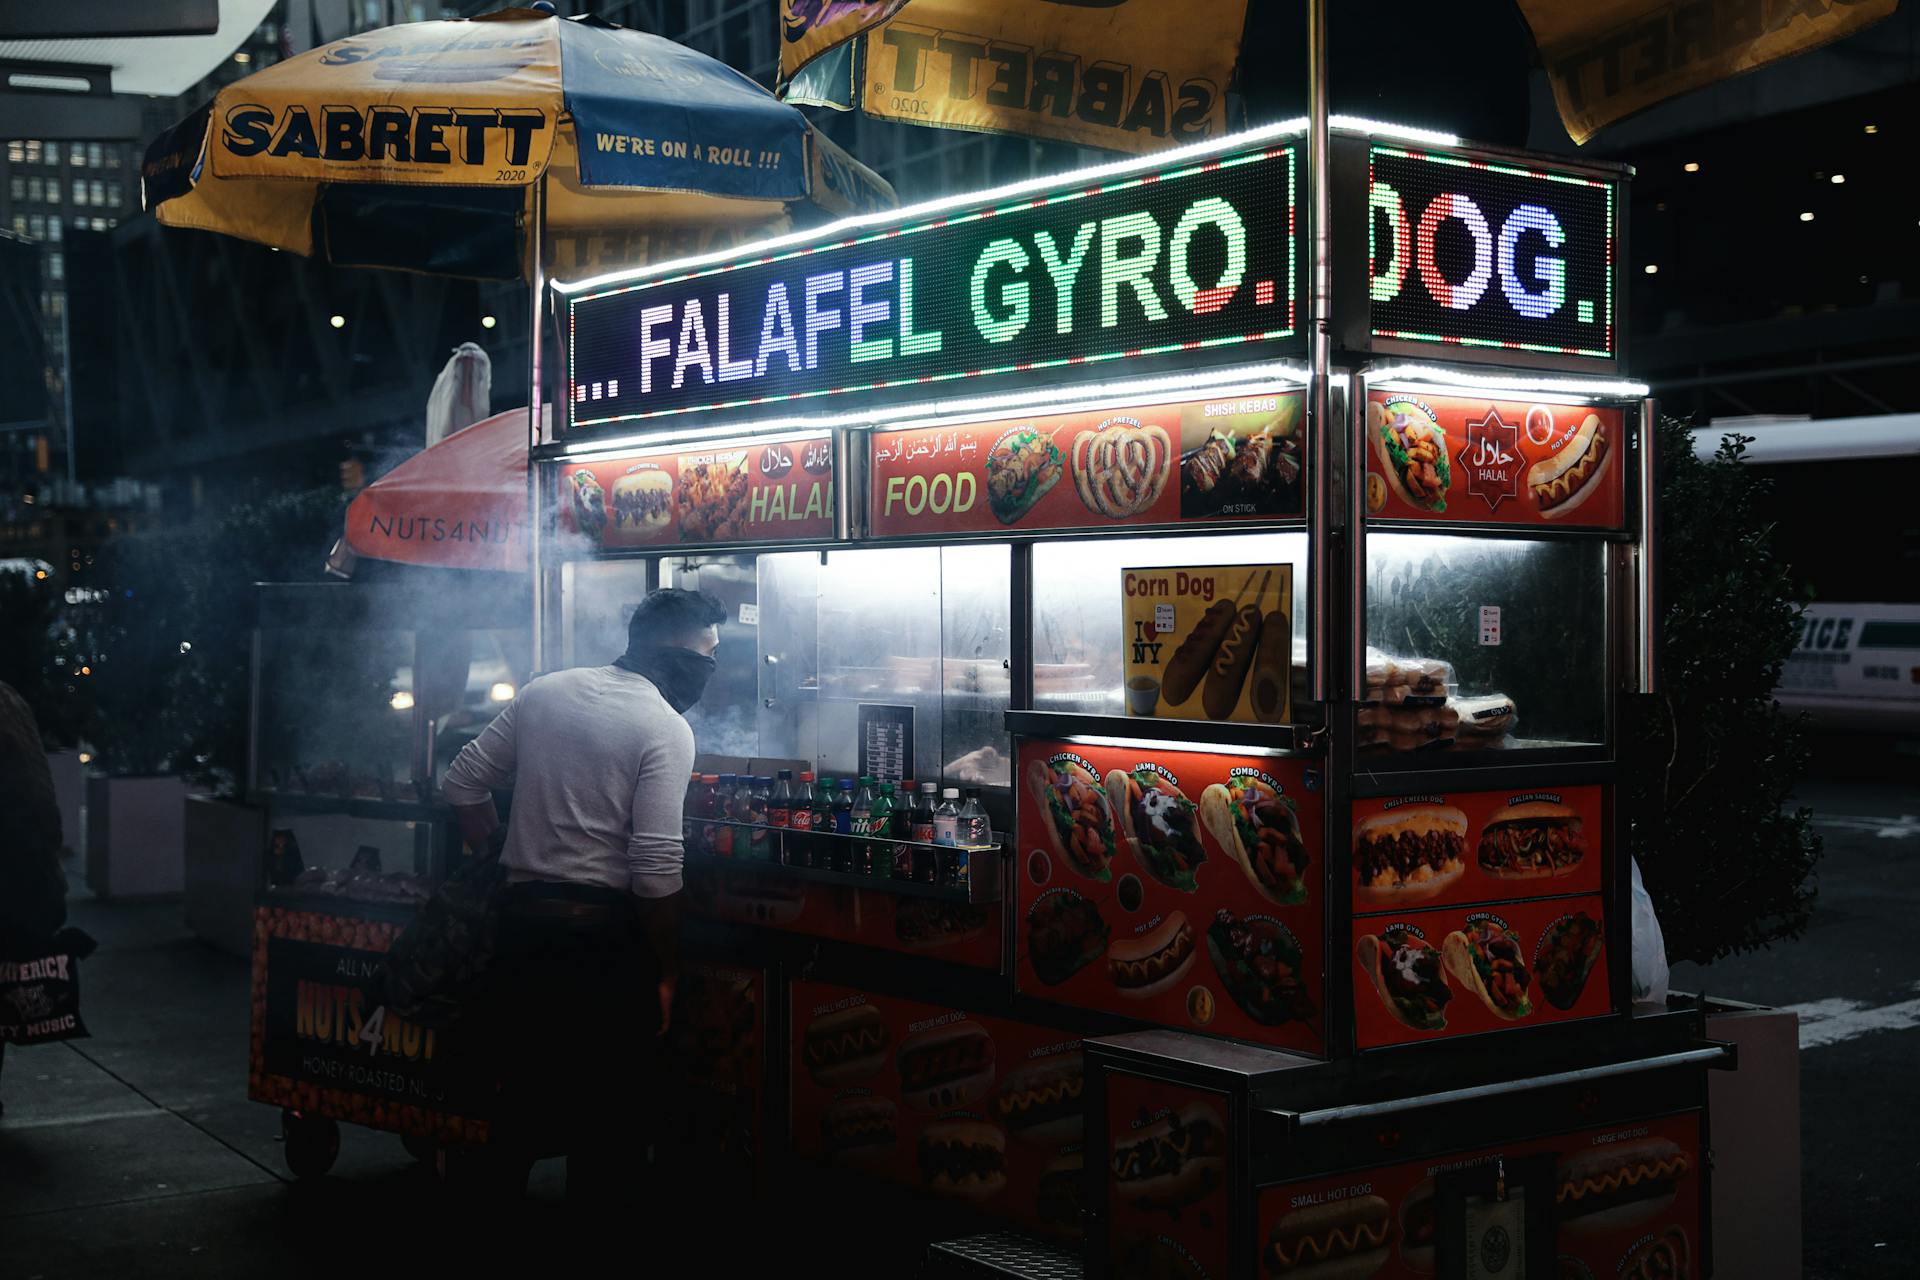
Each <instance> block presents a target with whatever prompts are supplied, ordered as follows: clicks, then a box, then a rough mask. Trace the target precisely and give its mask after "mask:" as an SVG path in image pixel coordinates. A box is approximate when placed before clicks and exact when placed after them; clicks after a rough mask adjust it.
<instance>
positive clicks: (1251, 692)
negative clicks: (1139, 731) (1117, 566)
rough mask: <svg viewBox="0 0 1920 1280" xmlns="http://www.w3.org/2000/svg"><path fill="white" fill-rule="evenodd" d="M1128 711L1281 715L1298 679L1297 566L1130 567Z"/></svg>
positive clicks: (1279, 719) (1126, 574)
mask: <svg viewBox="0 0 1920 1280" xmlns="http://www.w3.org/2000/svg"><path fill="white" fill-rule="evenodd" d="M1120 599H1121V610H1122V621H1121V630H1122V635H1123V637H1124V641H1125V644H1126V653H1125V659H1124V663H1123V665H1124V666H1125V669H1126V696H1127V714H1128V715H1134V716H1164V717H1167V718H1169V719H1176V720H1243V721H1252V722H1255V723H1259V724H1281V723H1284V722H1285V721H1286V719H1287V715H1288V712H1289V710H1290V705H1291V696H1290V695H1291V690H1292V685H1293V566H1292V565H1287V564H1256V565H1246V564H1239V565H1218V564H1214V565H1198V566H1194V567H1190V568H1184V569H1123V570H1121V572H1120Z"/></svg>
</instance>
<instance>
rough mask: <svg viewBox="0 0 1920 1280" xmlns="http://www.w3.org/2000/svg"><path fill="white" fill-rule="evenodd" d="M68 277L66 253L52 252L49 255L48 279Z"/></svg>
mask: <svg viewBox="0 0 1920 1280" xmlns="http://www.w3.org/2000/svg"><path fill="white" fill-rule="evenodd" d="M66 278H67V261H66V255H65V254H61V253H50V254H48V255H47V279H49V280H65V279H66Z"/></svg>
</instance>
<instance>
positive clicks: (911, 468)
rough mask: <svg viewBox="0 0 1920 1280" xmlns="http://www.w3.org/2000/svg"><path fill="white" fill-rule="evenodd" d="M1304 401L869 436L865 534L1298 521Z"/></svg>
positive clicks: (1229, 401)
mask: <svg viewBox="0 0 1920 1280" xmlns="http://www.w3.org/2000/svg"><path fill="white" fill-rule="evenodd" d="M1304 399H1305V393H1304V392H1301V391H1299V390H1297V389H1296V390H1280V391H1276V390H1274V389H1272V388H1268V389H1265V390H1259V391H1249V392H1246V393H1244V394H1234V395H1228V396H1222V397H1219V398H1216V399H1211V400H1191V401H1180V402H1175V403H1171V404H1159V405H1144V406H1133V407H1129V408H1122V409H1113V410H1102V411H1097V412H1083V413H1056V414H1046V415H1041V416H1038V417H1028V418H1018V419H1007V420H998V421H993V422H977V423H967V424H963V425H958V426H942V427H929V428H916V429H912V430H904V431H876V432H874V433H873V436H872V443H871V453H870V455H869V458H870V465H869V467H868V468H867V474H868V504H867V509H868V522H869V525H870V527H871V529H872V532H873V533H874V535H875V536H877V537H896V536H902V535H908V534H932V533H939V534H954V533H997V532H1000V531H1002V530H1005V529H1009V528H1019V529H1088V528H1093V529H1098V528H1111V527H1113V526H1116V525H1156V524H1176V523H1181V522H1202V521H1222V520H1261V519H1276V518H1284V517H1290V516H1298V515H1299V514H1300V512H1301V510H1302V506H1301V497H1300V495H1301V484H1300V475H1301V465H1302V463H1301V457H1302V454H1301V444H1302V440H1303V436H1304V432H1303V430H1302V427H1301V423H1302V416H1303V415H1302V413H1301V406H1302V404H1303V403H1304Z"/></svg>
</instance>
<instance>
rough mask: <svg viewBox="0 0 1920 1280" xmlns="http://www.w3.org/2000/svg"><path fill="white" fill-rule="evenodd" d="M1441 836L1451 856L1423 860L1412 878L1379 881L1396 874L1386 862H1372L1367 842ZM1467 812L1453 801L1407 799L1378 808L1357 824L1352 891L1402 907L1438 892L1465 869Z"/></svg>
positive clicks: (1371, 900) (1368, 899)
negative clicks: (1437, 861) (1411, 802)
mask: <svg viewBox="0 0 1920 1280" xmlns="http://www.w3.org/2000/svg"><path fill="white" fill-rule="evenodd" d="M1428 836H1440V837H1443V838H1445V839H1446V840H1447V844H1448V856H1447V858H1446V859H1445V860H1444V861H1443V863H1442V865H1440V866H1437V867H1436V866H1432V865H1429V864H1428V863H1426V862H1424V861H1423V862H1422V863H1420V865H1419V866H1417V867H1416V868H1415V869H1414V871H1413V873H1412V875H1413V877H1414V878H1413V879H1411V880H1393V881H1390V882H1385V883H1375V880H1376V879H1377V878H1378V877H1380V876H1382V875H1398V874H1399V873H1398V872H1396V871H1392V870H1391V869H1390V868H1387V867H1370V866H1368V865H1366V864H1367V862H1368V860H1367V859H1366V858H1365V856H1364V855H1365V854H1366V852H1367V848H1368V846H1370V845H1372V844H1374V843H1375V842H1378V843H1382V844H1384V843H1387V842H1389V841H1393V840H1398V839H1402V838H1409V839H1416V840H1417V839H1421V838H1424V837H1428ZM1466 839H1467V815H1466V814H1464V813H1462V812H1461V811H1460V810H1458V809H1456V808H1454V807H1453V806H1452V805H1441V804H1417V805H1406V806H1403V807H1401V808H1399V809H1393V810H1389V811H1388V812H1386V813H1377V814H1374V815H1373V816H1371V817H1368V818H1363V819H1361V820H1360V821H1359V822H1357V823H1355V824H1354V828H1353V852H1354V880H1355V884H1354V894H1355V896H1356V897H1358V898H1359V899H1361V900H1362V901H1365V902H1367V903H1371V904H1377V905H1382V906H1390V907H1399V906H1404V905H1406V904H1408V903H1415V902H1426V901H1429V900H1430V899H1433V898H1437V897H1439V896H1440V895H1441V894H1442V893H1445V892H1446V891H1447V890H1448V889H1450V888H1452V887H1453V885H1454V883H1455V882H1456V881H1458V880H1459V879H1460V877H1461V876H1463V875H1465V874H1466V870H1467V865H1466Z"/></svg>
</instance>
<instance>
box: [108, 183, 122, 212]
mask: <svg viewBox="0 0 1920 1280" xmlns="http://www.w3.org/2000/svg"><path fill="white" fill-rule="evenodd" d="M120 196H121V187H120V184H119V183H117V182H109V183H108V184H107V203H108V204H110V205H112V206H113V207H114V208H116V209H117V208H119V207H120Z"/></svg>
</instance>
